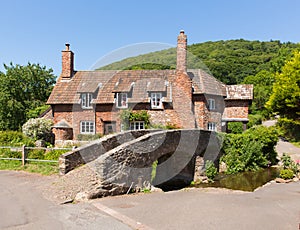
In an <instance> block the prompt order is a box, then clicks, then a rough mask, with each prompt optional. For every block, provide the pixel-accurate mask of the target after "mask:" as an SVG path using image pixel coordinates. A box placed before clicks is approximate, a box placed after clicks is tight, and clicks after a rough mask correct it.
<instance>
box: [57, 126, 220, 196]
mask: <svg viewBox="0 0 300 230" xmlns="http://www.w3.org/2000/svg"><path fill="white" fill-rule="evenodd" d="M221 142H222V140H221V138H220V137H219V136H218V134H217V133H215V132H210V131H205V130H199V129H192V130H185V129H184V130H142V131H127V132H124V133H118V134H115V135H108V136H105V137H103V138H101V139H99V140H96V141H94V142H91V143H90V144H89V145H86V146H82V147H80V148H78V149H75V150H73V151H72V152H69V153H66V154H63V155H62V156H61V157H60V159H59V162H60V163H59V164H60V174H66V173H67V172H69V171H71V170H73V169H74V168H75V167H77V166H79V165H82V164H87V163H88V164H89V166H90V167H91V168H92V169H93V170H94V171H95V173H97V175H98V176H99V177H100V179H101V181H102V182H103V187H102V188H101V189H100V190H101V192H99V194H94V195H93V197H92V198H95V197H101V196H106V195H111V194H112V191H114V192H113V193H114V194H116V193H118V194H120V193H125V192H126V191H128V189H129V188H130V187H142V186H143V184H145V183H148V184H149V183H151V184H152V185H154V186H157V187H160V188H162V189H165V190H170V189H172V188H175V189H176V188H181V187H184V186H186V185H188V184H190V182H191V181H193V180H196V179H197V178H195V177H197V175H199V171H201V170H202V167H199V162H200V160H199V159H203V160H204V162H205V161H206V160H212V161H213V162H214V163H215V165H216V166H218V162H219V158H220V155H221V152H220V149H221V144H222V143H221ZM154 162H156V163H157V167H156V176H155V178H153V163H154ZM202 162H203V161H202ZM100 190H99V191H100ZM116 190H117V191H118V192H116Z"/></svg>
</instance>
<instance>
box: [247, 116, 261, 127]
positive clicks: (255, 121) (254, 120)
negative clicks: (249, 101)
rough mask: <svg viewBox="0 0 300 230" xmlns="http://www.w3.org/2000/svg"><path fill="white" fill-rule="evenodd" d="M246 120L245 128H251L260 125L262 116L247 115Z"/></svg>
mask: <svg viewBox="0 0 300 230" xmlns="http://www.w3.org/2000/svg"><path fill="white" fill-rule="evenodd" d="M248 118H249V122H248V123H247V128H251V127H253V126H255V125H261V124H262V118H263V116H262V115H260V114H249V116H248Z"/></svg>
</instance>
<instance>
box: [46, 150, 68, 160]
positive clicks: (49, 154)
mask: <svg viewBox="0 0 300 230" xmlns="http://www.w3.org/2000/svg"><path fill="white" fill-rule="evenodd" d="M66 152H68V150H63V149H55V150H54V149H53V150H50V151H46V152H45V154H44V159H45V160H58V158H59V157H60V155H62V154H64V153H66Z"/></svg>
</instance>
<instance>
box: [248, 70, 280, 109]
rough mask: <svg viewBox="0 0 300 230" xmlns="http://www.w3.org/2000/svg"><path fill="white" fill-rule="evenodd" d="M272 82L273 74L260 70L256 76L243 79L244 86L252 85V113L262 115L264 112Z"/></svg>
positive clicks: (273, 79)
mask: <svg viewBox="0 0 300 230" xmlns="http://www.w3.org/2000/svg"><path fill="white" fill-rule="evenodd" d="M274 81H275V74H273V73H271V72H269V71H267V70H261V71H260V72H258V73H257V74H256V75H254V76H253V75H250V76H248V77H246V78H245V79H244V82H243V83H244V84H253V85H254V97H253V102H252V106H251V110H252V112H253V113H260V114H262V113H263V112H264V111H265V110H266V108H265V104H266V102H267V101H268V100H269V97H270V95H271V92H272V87H273V83H274Z"/></svg>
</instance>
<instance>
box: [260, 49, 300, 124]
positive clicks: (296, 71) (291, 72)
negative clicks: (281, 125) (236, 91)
mask: <svg viewBox="0 0 300 230" xmlns="http://www.w3.org/2000/svg"><path fill="white" fill-rule="evenodd" d="M299 76H300V52H299V51H296V52H294V55H293V57H292V59H291V60H290V61H287V62H286V64H285V65H284V67H283V68H282V72H281V73H277V74H276V76H275V83H274V86H273V90H272V94H271V96H270V99H269V101H268V102H267V104H266V106H267V108H268V109H270V110H271V111H272V112H274V113H277V114H279V115H280V116H281V117H286V118H289V119H293V120H300V77H299Z"/></svg>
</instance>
